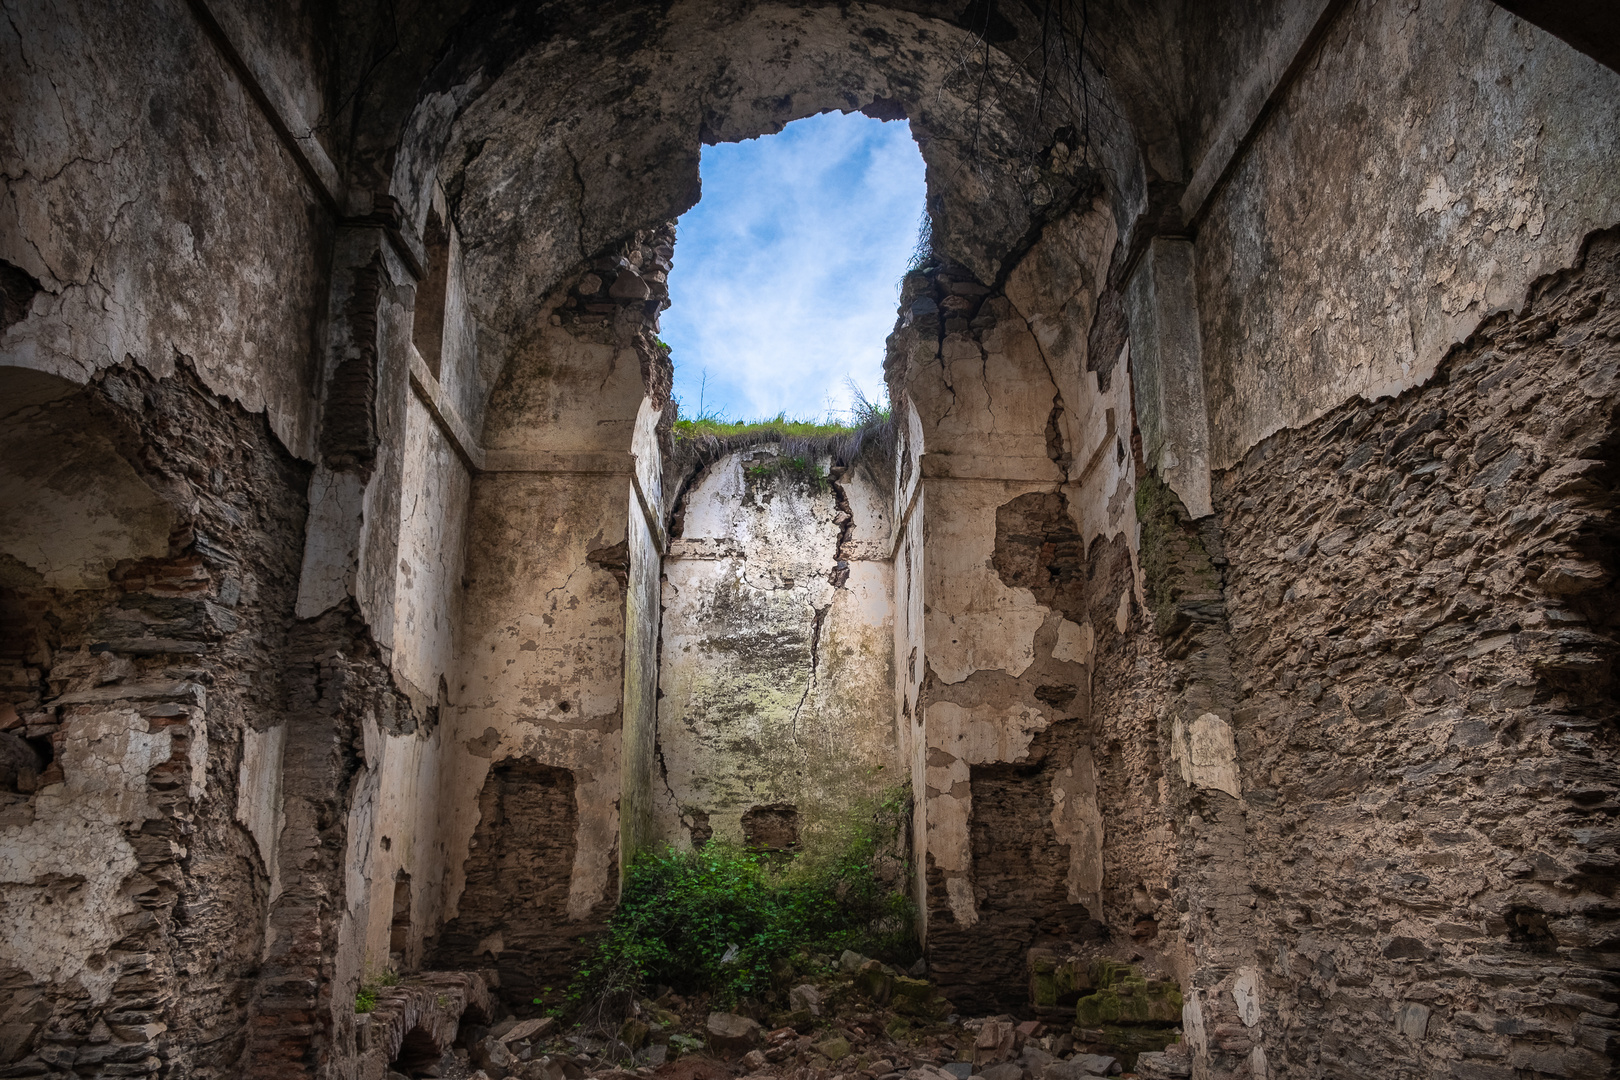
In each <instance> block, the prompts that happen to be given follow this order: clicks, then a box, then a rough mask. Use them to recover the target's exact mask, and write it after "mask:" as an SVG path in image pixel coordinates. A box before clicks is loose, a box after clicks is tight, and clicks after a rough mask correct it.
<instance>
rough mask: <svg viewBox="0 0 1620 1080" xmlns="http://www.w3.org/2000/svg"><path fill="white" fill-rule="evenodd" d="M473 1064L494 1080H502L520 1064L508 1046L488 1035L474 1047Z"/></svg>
mask: <svg viewBox="0 0 1620 1080" xmlns="http://www.w3.org/2000/svg"><path fill="white" fill-rule="evenodd" d="M472 1062H473V1064H474V1065H476V1066H478V1067H479V1068H480V1069H483V1070H484V1071H485V1072H487V1073H489V1075H490V1076H491V1077H492V1078H493V1080H502V1078H503V1077H505V1076H506V1075H507V1073H508V1072H510V1071H511V1070H512V1069H514V1068H516V1067H517V1064H518V1060H517V1058H515V1057H513V1056H512V1052H511V1051H510V1050H508V1049H507V1048H506V1044H505V1043H503V1042H501V1040H499V1039H497V1038H496V1037H495V1036H493V1035H486V1036H484V1037H483V1038H482V1039H480V1040H479V1041H478V1042H477V1043H475V1044H474V1045H473V1048H472Z"/></svg>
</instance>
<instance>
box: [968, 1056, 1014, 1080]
mask: <svg viewBox="0 0 1620 1080" xmlns="http://www.w3.org/2000/svg"><path fill="white" fill-rule="evenodd" d="M979 1075H980V1076H982V1077H984V1080H1024V1067H1023V1066H1022V1065H1016V1064H1014V1063H1013V1062H1011V1061H1007V1062H1003V1063H1002V1064H1000V1065H992V1066H990V1067H989V1068H988V1069H985V1070H984V1071H983V1072H982V1073H980V1074H979Z"/></svg>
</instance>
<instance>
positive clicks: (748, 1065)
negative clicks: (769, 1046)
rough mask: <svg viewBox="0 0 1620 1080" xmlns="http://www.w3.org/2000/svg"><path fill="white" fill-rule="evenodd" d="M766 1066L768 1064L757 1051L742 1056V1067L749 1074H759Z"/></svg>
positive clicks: (763, 1056)
mask: <svg viewBox="0 0 1620 1080" xmlns="http://www.w3.org/2000/svg"><path fill="white" fill-rule="evenodd" d="M768 1064H769V1062H767V1061H766V1060H765V1055H764V1054H762V1053H761V1052H759V1051H758V1050H750V1051H748V1053H746V1054H744V1055H743V1059H742V1067H743V1068H745V1069H747V1070H748V1071H749V1072H751V1073H753V1072H759V1071H760V1070H761V1069H763V1068H765V1066H766V1065H768Z"/></svg>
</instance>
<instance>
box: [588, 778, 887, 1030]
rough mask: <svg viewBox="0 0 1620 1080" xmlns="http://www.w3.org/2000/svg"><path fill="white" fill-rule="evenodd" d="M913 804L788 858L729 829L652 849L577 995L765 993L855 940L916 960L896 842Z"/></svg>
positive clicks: (868, 813)
mask: <svg viewBox="0 0 1620 1080" xmlns="http://www.w3.org/2000/svg"><path fill="white" fill-rule="evenodd" d="M909 814H910V794H909V792H907V791H905V790H903V789H902V790H899V791H896V792H892V793H891V794H890V795H889V796H888V797H887V798H886V799H884V800H883V801H882V802H881V803H880V804H878V805H875V806H871V807H867V808H865V809H864V810H862V811H857V812H856V814H855V815H852V819H851V823H850V825H848V826H847V827H845V828H844V829H842V830H838V835H837V838H836V839H835V840H833V841H831V842H828V843H824V844H822V845H821V846H820V848H819V850H816V849H812V850H811V851H809V852H807V853H806V854H804V855H801V856H798V857H796V858H793V859H790V860H788V861H786V862H784V861H782V859H781V857H780V856H779V855H772V854H770V853H756V852H750V851H746V850H743V849H741V848H738V847H736V846H734V845H730V844H726V843H722V842H717V841H711V842H710V843H709V844H708V845H706V846H705V847H704V848H703V849H702V850H701V851H686V852H683V851H677V850H675V849H674V848H666V849H665V850H663V851H661V852H656V853H648V854H644V855H642V856H641V857H640V858H638V859H637V860H636V861H635V863H634V864H633V865H632V866H631V868H630V873H629V876H628V878H627V879H626V881H625V885H624V890H623V893H622V894H621V896H620V899H619V907H618V910H617V911H616V912H615V913H614V914H613V916H612V918H611V919H610V920H609V922H608V927H607V930H606V931H605V932H604V933H603V935H602V937H601V938H600V940H599V941H598V943H597V947H596V950H595V952H594V954H593V956H592V959H591V960H590V961H589V962H588V963H587V965H586V966H585V967H584V968H583V969H582V970H581V971H580V972H579V975H578V977H577V978H576V980H575V982H574V985H573V986H572V987H571V988H570V992H569V996H570V999H571V1001H572V1002H573V1003H574V1004H575V1005H576V1006H585V1005H587V1004H589V1003H592V1002H596V1003H601V1002H604V1001H606V1000H608V999H612V998H623V999H626V1000H627V999H628V997H629V996H630V995H632V994H635V993H637V992H638V991H640V990H641V989H642V988H643V987H644V986H647V985H650V984H655V983H663V984H667V985H669V986H671V987H673V988H674V989H675V990H677V991H679V992H681V993H684V994H691V993H697V992H707V993H710V994H713V995H715V996H716V997H718V998H719V999H721V1000H723V1001H727V1002H731V1001H735V1000H736V999H738V998H743V997H755V996H758V995H760V994H763V993H764V992H765V991H766V990H767V989H769V988H770V987H771V986H772V985H773V984H775V983H776V982H778V981H779V980H780V979H785V978H786V977H787V976H788V974H789V973H790V969H791V967H792V966H793V964H794V963H795V962H797V963H799V964H800V965H805V964H807V963H808V961H807V960H806V958H807V957H808V956H809V955H811V954H815V953H822V954H826V953H832V954H835V955H836V954H837V953H838V952H840V951H841V950H843V949H854V950H856V951H857V952H862V953H865V954H867V955H873V956H877V957H879V958H884V959H889V960H893V961H896V962H900V963H909V962H910V961H911V960H914V959H915V958H916V956H917V939H916V932H915V915H914V912H913V909H912V902H911V899H910V897H909V896H907V895H906V892H905V884H906V881H907V879H908V876H909V875H908V874H907V872H906V868H905V866H904V864H903V863H901V862H899V860H898V859H897V857H896V856H895V855H894V853H893V848H894V846H895V841H896V839H897V838H902V837H903V836H904V833H903V831H902V830H903V829H904V828H905V821H906V820H907V819H908V818H909Z"/></svg>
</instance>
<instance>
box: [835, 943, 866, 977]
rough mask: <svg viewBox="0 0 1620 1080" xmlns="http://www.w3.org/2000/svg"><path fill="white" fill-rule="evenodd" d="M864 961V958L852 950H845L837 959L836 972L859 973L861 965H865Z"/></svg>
mask: <svg viewBox="0 0 1620 1080" xmlns="http://www.w3.org/2000/svg"><path fill="white" fill-rule="evenodd" d="M866 960H867V958H866V957H864V956H862V955H861V954H860V953H858V952H856V951H855V950H854V949H845V950H844V951H843V953H841V954H840V955H839V957H838V970H840V971H849V972H853V971H859V970H860V967H861V965H862V964H864V963H866Z"/></svg>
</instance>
